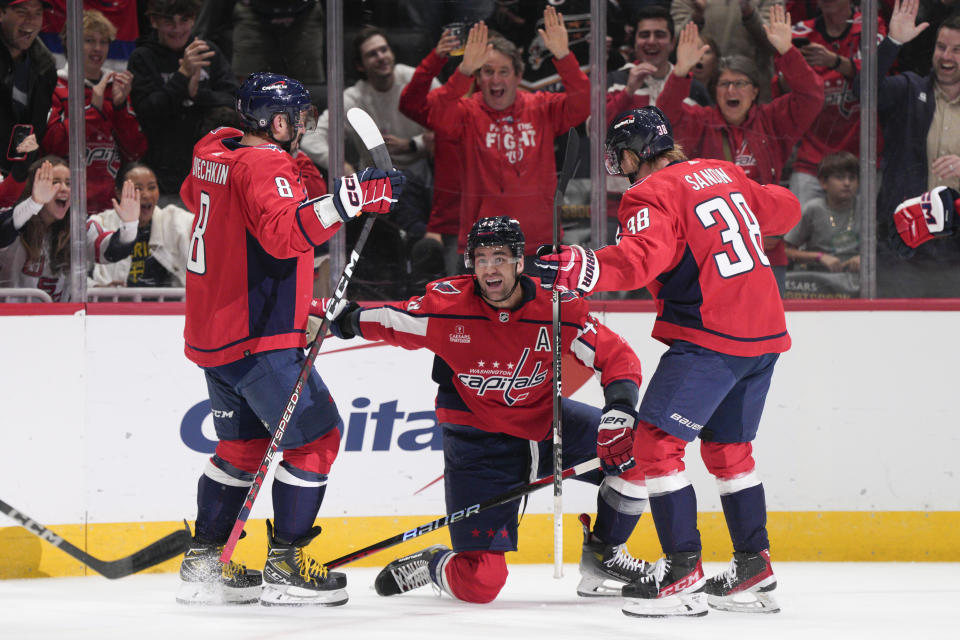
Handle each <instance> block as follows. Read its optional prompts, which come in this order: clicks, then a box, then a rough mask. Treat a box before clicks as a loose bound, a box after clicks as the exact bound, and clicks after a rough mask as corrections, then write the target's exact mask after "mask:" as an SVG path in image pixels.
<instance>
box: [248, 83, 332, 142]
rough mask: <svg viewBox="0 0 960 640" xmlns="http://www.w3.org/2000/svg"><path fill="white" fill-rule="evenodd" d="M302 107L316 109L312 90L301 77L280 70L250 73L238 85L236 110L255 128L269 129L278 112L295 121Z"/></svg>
mask: <svg viewBox="0 0 960 640" xmlns="http://www.w3.org/2000/svg"><path fill="white" fill-rule="evenodd" d="M303 111H314V109H313V105H312V103H311V102H310V92H309V91H307V88H306V87H304V86H303V84H301V83H300V81H298V80H294V79H293V78H289V77H287V76H282V75H280V74H277V73H266V72H257V73H251V74H250V75H249V76H247V79H246V80H244V81H243V84H242V85H240V88H239V89H237V112H238V113H239V114H240V120H242V121H243V124H244V125H246V126H247V127H249V128H250V129H251V130H253V131H266V130H268V129H269V128H270V120H271V119H272V118H273V116H274V115H275V114H278V113H284V114H286V116H287V120H288V121H289V122H290V123H291V124H293V125H296V123H298V122H300V114H301V113H302V112H303Z"/></svg>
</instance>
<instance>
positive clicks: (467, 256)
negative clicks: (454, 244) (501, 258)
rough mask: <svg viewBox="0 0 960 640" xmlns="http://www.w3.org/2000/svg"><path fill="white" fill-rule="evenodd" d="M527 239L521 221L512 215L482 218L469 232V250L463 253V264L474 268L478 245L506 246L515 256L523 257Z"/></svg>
mask: <svg viewBox="0 0 960 640" xmlns="http://www.w3.org/2000/svg"><path fill="white" fill-rule="evenodd" d="M525 244H526V240H525V239H524V237H523V231H521V230H520V223H519V222H517V221H516V220H514V219H513V218H511V217H510V216H494V217H492V218H480V219H479V220H477V221H476V222H474V223H473V227H471V228H470V233H468V234H467V250H466V252H465V253H464V254H463V264H465V265H466V266H467V268H468V269H472V268H473V254H474V252H475V251H476V250H477V247H499V246H501V245H502V246H505V247H507V248H509V249H510V252H511V253H512V254H513V257H514V258H522V257H523V248H524V245H525Z"/></svg>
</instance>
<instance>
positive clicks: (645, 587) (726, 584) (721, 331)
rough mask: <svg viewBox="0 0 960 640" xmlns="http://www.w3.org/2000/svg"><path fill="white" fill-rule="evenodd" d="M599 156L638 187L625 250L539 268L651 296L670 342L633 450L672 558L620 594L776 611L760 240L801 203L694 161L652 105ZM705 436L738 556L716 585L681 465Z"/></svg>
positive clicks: (653, 609)
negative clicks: (763, 443)
mask: <svg viewBox="0 0 960 640" xmlns="http://www.w3.org/2000/svg"><path fill="white" fill-rule="evenodd" d="M605 151H606V166H607V170H608V171H609V172H610V173H611V174H615V175H616V174H623V175H626V176H627V177H628V178H629V179H630V182H631V184H632V186H631V187H630V188H629V189H628V190H627V192H626V194H624V198H623V201H622V202H621V204H620V209H619V212H618V217H619V222H620V232H619V234H618V242H617V244H616V245H614V246H609V247H604V248H602V249H599V250H598V251H596V252H594V251H592V250H590V249H586V248H583V247H578V246H564V247H561V250H560V252H559V253H550V247H549V246H547V247H541V249H540V253H541V254H543V255H541V257H540V258H539V259H538V260H539V262H540V264H539V266H540V268H541V269H543V270H544V271H543V282H544V285H545V286H547V287H560V288H564V289H569V290H574V289H576V290H578V291H579V292H580V293H583V294H589V293H591V292H593V291H618V290H630V289H636V288H639V287H644V286H645V287H647V288H648V289H649V290H650V292H651V294H652V295H653V298H654V300H655V301H656V305H657V319H656V322H655V324H654V328H653V337H654V338H657V339H658V340H660V341H662V342H664V343H666V344H668V345H669V349H668V350H667V352H666V353H665V354H664V355H663V357H662V359H661V360H660V364H659V366H658V367H657V370H656V372H655V373H654V374H653V377H652V378H651V379H650V384H649V387H648V389H647V391H646V392H645V393H644V397H643V400H642V401H641V403H640V408H639V412H638V413H639V416H638V424H637V429H636V431H635V439H636V442H635V447H634V455H635V457H636V460H637V466H639V467H640V468H641V469H642V470H643V473H644V475H645V477H646V482H647V489H648V490H649V492H650V512H651V513H652V514H653V520H654V523H655V525H656V528H657V536H658V537H659V538H660V544H661V546H662V547H663V551H664V554H665V557H664V558H662V559H661V560H659V561H658V562H657V564H656V566H655V570H654V571H653V572H652V573H650V574H649V575H645V576H642V577H641V578H640V579H639V580H637V581H635V582H633V583H631V584H628V585H627V586H625V587H624V588H623V596H624V598H625V599H626V605H625V607H624V609H623V612H624V613H625V614H627V615H635V616H657V617H659V616H669V615H704V614H706V613H707V611H708V608H707V607H708V604H709V605H710V606H713V607H715V608H718V609H725V610H734V611H761V612H773V611H777V610H779V609H778V608H777V605H776V603H775V602H774V600H773V599H772V598H771V597H770V596H769V594H768V592H769V591H772V590H773V589H774V588H775V587H776V584H777V583H776V578H775V577H774V575H773V569H772V568H771V565H770V554H769V547H770V543H769V541H768V539H767V529H766V519H767V514H766V501H765V498H764V492H763V485H762V484H761V482H760V478H759V476H758V475H757V472H756V470H755V468H754V467H755V464H754V460H753V454H752V445H751V442H752V441H753V439H754V437H755V436H756V433H757V427H758V425H759V422H760V415H761V413H762V411H763V404H764V401H765V400H766V395H767V390H768V389H769V386H770V378H771V375H772V373H773V368H774V365H775V364H776V361H777V358H778V356H779V354H780V353H781V352H783V351H786V350H787V349H788V348H789V347H790V336H789V335H788V333H787V328H786V321H785V318H784V314H783V303H782V302H781V300H780V294H779V293H778V291H777V283H776V281H775V279H774V276H773V272H772V271H771V269H770V262H769V260H768V259H767V256H766V255H764V253H763V236H762V234H761V231H760V230H761V229H763V230H764V232H766V233H770V234H772V235H780V234H783V233H785V232H787V231H788V230H789V229H791V228H792V227H793V226H794V225H795V224H796V223H797V221H799V219H800V203H799V202H798V201H797V198H796V196H794V195H793V194H792V193H790V192H789V191H788V190H786V189H784V188H782V187H780V186H777V185H775V184H767V185H760V184H758V183H756V182H754V181H753V180H750V179H749V178H747V177H746V174H744V172H743V170H742V169H741V168H740V167H738V166H737V165H735V164H733V163H730V162H725V161H722V160H687V158H686V156H685V155H684V154H683V152H682V150H681V149H680V148H679V147H678V146H676V145H675V144H674V140H673V129H672V127H671V126H670V122H669V121H668V120H667V118H666V116H665V115H664V114H663V112H662V111H660V110H659V109H658V108H656V107H644V108H642V109H634V110H631V111H626V112H624V113H622V114H620V115H619V116H618V117H617V118H616V119H615V120H614V122H613V124H611V125H610V128H609V130H608V133H607V139H606V149H605ZM698 437H699V438H700V440H701V444H700V454H701V456H702V457H703V461H704V463H705V464H706V467H707V470H708V471H709V472H710V473H711V474H712V475H713V476H715V477H716V480H717V486H718V487H719V489H720V499H721V503H722V505H723V511H724V515H725V516H726V520H727V527H728V529H729V532H730V537H731V539H732V541H733V549H734V558H733V563H732V565H731V566H730V569H728V570H727V571H726V572H724V573H721V574H720V575H718V576H715V577H712V578H710V579H709V580H707V579H705V578H704V575H703V568H702V564H701V545H700V532H699V531H698V530H697V500H696V495H695V494H694V490H693V486H692V485H691V484H690V481H689V480H688V479H687V478H686V476H685V474H684V468H685V467H684V462H683V455H684V449H685V447H686V445H687V443H688V442H691V441H693V440H694V439H696V438H698ZM704 591H705V592H706V595H707V597H706V600H707V602H704V597H703V592H704Z"/></svg>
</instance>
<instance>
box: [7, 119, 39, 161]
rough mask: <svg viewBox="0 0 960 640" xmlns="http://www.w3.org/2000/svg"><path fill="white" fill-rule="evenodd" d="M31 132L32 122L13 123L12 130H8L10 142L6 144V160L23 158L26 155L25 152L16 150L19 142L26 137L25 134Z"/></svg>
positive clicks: (27, 134)
mask: <svg viewBox="0 0 960 640" xmlns="http://www.w3.org/2000/svg"><path fill="white" fill-rule="evenodd" d="M32 133H33V125H32V124H15V125H13V131H11V132H10V144H9V146H7V160H23V159H24V158H26V157H27V154H26V153H20V152H19V151H17V147H18V146H20V143H21V142H23V141H24V140H26V139H27V136H29V135H30V134H32Z"/></svg>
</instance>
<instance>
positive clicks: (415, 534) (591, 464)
mask: <svg viewBox="0 0 960 640" xmlns="http://www.w3.org/2000/svg"><path fill="white" fill-rule="evenodd" d="M599 468H600V459H599V458H593V459H592V460H587V461H586V462H582V463H580V464H578V465H575V466H573V467H570V468H569V469H564V470H563V473H561V474H560V476H561V478H562V479H566V478H571V477H573V476H579V475H583V474H584V473H587V472H588V471H593V470H594V469H599ZM552 481H553V478H552V477H551V476H547V477H545V478H541V479H539V480H534V481H533V482H530V483H527V484H525V485H521V486H519V487H517V488H516V489H511V490H510V491H506V492H504V493H501V494H500V495H498V496H495V497H493V498H490V499H489V500H484V501H483V502H478V503H477V504H474V505H471V506H469V507H467V508H465V509H459V510H457V511H454V512H453V513H448V514H447V515H445V516H440V517H439V518H437V519H436V520H431V521H430V522H427V523H426V524H422V525H420V526H419V527H414V528H413V529H410V530H409V531H404V532H403V533H398V534H397V535H395V536H391V537H389V538H387V539H386V540H381V541H380V542H375V543H373V544H372V545H370V546H369V547H364V548H363V549H358V550H357V551H352V552H350V553H348V554H346V555H343V556H340V557H339V558H337V559H335V560H331V561H330V562H325V563H324V565H325V566H326V567H327V568H328V569H333V568H336V567H342V566H343V565H345V564H350V563H351V562H354V561H355V560H359V559H360V558H366V557H367V556H370V555H373V554H375V553H376V552H378V551H382V550H383V549H388V548H390V547H393V546H396V545H398V544H400V543H401V542H406V541H407V540H413V539H414V538H419V537H420V536H422V535H424V534H427V533H430V532H431V531H437V530H438V529H443V528H444V527H446V526H447V525H449V524H451V523H453V522H459V521H461V520H465V519H467V518H469V517H471V516H475V515H477V514H478V513H480V512H481V511H486V510H487V509H491V508H493V507H498V506H500V505H502V504H506V503H508V502H512V501H514V500H518V499H520V498H522V497H523V496H525V495H527V494H528V493H533V492H534V491H536V490H537V489H542V488H543V487H546V486H548V485H549V484H550V483H551V482H552Z"/></svg>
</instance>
